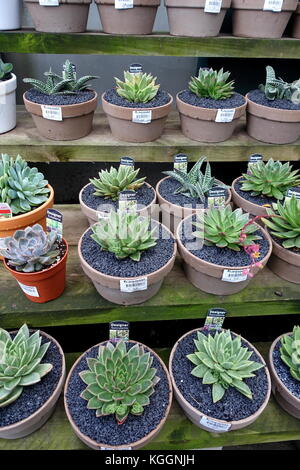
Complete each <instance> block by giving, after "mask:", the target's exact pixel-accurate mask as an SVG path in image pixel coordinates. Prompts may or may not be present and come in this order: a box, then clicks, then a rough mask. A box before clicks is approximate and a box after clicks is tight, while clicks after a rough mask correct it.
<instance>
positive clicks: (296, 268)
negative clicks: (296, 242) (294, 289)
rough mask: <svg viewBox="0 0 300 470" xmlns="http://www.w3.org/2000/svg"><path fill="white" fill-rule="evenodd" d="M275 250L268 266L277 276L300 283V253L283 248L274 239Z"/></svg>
mask: <svg viewBox="0 0 300 470" xmlns="http://www.w3.org/2000/svg"><path fill="white" fill-rule="evenodd" d="M272 243H273V251H272V256H271V258H270V259H269V262H268V268H270V269H271V271H273V273H275V274H277V276H279V277H281V278H282V279H285V280H286V281H289V282H294V283H295V284H300V254H297V253H293V252H292V251H291V250H287V249H286V248H283V246H281V245H279V243H277V242H276V241H275V240H273V239H272Z"/></svg>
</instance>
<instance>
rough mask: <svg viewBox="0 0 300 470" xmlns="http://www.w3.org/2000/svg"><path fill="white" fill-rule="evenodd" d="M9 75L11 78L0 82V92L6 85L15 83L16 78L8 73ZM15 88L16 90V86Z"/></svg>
mask: <svg viewBox="0 0 300 470" xmlns="http://www.w3.org/2000/svg"><path fill="white" fill-rule="evenodd" d="M10 74H11V78H9V79H8V80H1V81H0V90H1V88H5V87H6V86H7V85H12V84H13V83H15V82H16V81H17V76H16V75H15V74H14V73H13V72H10ZM16 88H17V86H16ZM16 88H15V89H16ZM9 93H11V92H9ZM0 94H1V93H0ZM6 94H7V93H6V91H5V92H4V93H3V95H6Z"/></svg>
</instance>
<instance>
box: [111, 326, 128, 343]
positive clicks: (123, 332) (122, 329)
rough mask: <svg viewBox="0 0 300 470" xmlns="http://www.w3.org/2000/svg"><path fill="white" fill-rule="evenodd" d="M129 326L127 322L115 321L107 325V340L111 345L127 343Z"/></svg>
mask: <svg viewBox="0 0 300 470" xmlns="http://www.w3.org/2000/svg"><path fill="white" fill-rule="evenodd" d="M129 330H130V324H129V322H128V321H123V320H116V321H112V322H110V324H109V340H110V341H112V342H113V343H117V342H118V341H129Z"/></svg>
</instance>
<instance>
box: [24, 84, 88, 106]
mask: <svg viewBox="0 0 300 470" xmlns="http://www.w3.org/2000/svg"><path fill="white" fill-rule="evenodd" d="M94 97H95V92H94V91H93V90H85V91H77V92H76V94H74V95H46V94H45V93H42V92H40V91H38V90H36V89H35V88H31V89H30V90H28V91H26V94H25V98H26V99H27V100H29V101H32V102H33V103H38V104H45V105H49V106H64V105H70V104H79V103H85V102H86V101H90V100H92V99H93V98H94Z"/></svg>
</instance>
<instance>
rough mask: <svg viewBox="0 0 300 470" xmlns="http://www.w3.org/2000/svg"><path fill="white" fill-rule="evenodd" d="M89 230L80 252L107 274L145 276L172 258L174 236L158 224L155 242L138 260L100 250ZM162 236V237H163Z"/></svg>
mask: <svg viewBox="0 0 300 470" xmlns="http://www.w3.org/2000/svg"><path fill="white" fill-rule="evenodd" d="M91 234H92V230H89V231H88V232H87V233H86V234H85V235H84V237H83V240H82V245H81V254H82V256H83V258H84V260H85V261H86V262H87V263H88V264H89V265H90V266H91V267H92V268H94V269H96V270H97V271H100V272H101V273H104V274H107V275H108V276H117V277H121V278H127V277H138V276H145V275H146V274H150V273H153V272H154V271H157V270H158V269H160V268H162V267H163V266H165V264H167V262H168V261H169V260H170V259H171V258H172V255H173V251H174V243H175V240H174V238H166V237H169V233H168V232H166V231H165V230H162V226H161V225H160V226H159V238H158V240H157V244H156V245H155V246H154V247H152V248H149V250H147V251H144V252H143V253H142V256H141V260H140V261H139V262H137V261H133V260H132V259H130V258H125V259H121V260H118V259H117V258H116V257H115V255H114V254H113V253H110V252H109V251H102V250H101V247H100V245H98V243H96V242H95V241H94V240H93V239H92V238H91V236H90V235H91ZM163 237H164V238H163Z"/></svg>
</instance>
